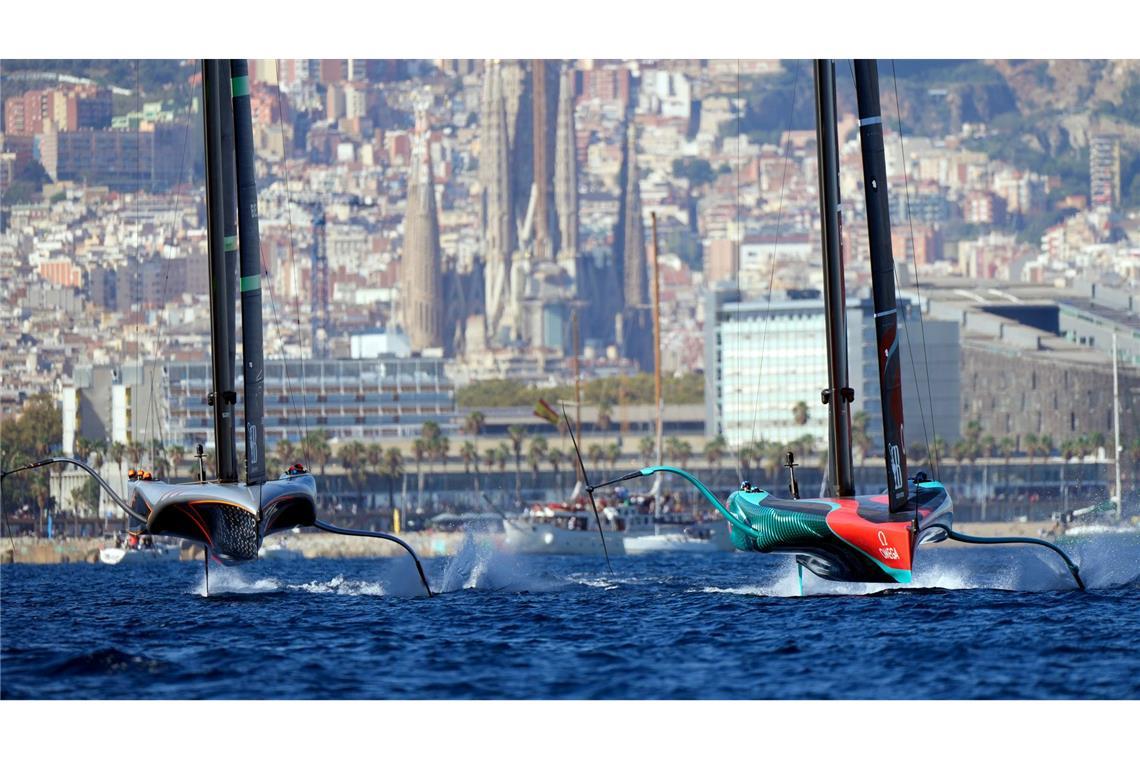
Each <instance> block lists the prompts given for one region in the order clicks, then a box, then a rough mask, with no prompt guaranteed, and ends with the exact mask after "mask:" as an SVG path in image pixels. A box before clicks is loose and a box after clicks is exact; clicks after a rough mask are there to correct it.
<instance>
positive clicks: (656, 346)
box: [650, 211, 665, 518]
mask: <svg viewBox="0 0 1140 760" xmlns="http://www.w3.org/2000/svg"><path fill="white" fill-rule="evenodd" d="M650 219H651V220H652V222H653V413H654V414H655V415H656V420H657V431H656V433H657V445H656V448H657V466H658V467H660V466H661V464H662V463H663V448H664V444H665V420H664V412H665V409H664V402H663V400H662V394H661V279H660V277H659V276H658V268H657V265H658V262H657V255H658V248H657V212H656V211H654V212H653V213H652V214H650ZM653 514H654V516H655V517H657V518H660V517H661V473H657V477H656V478H655V479H654V481H653Z"/></svg>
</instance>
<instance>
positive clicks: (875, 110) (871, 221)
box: [855, 59, 908, 512]
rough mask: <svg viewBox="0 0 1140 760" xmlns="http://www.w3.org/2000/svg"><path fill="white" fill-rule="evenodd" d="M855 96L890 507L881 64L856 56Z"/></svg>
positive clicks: (890, 305)
mask: <svg viewBox="0 0 1140 760" xmlns="http://www.w3.org/2000/svg"><path fill="white" fill-rule="evenodd" d="M855 93H856V96H857V97H858V100H859V144H860V146H861V147H862V152H863V191H864V192H865V193H866V196H867V233H868V238H869V242H870V246H871V292H872V296H873V299H874V304H875V338H876V343H877V348H878V355H879V394H880V397H881V399H882V404H883V444H884V452H885V456H886V465H887V493H888V494H889V495H890V498H891V512H902V511H906V510H907V509H908V507H907V477H906V442H905V440H904V438H903V396H902V364H901V362H900V360H899V337H898V305H897V302H896V301H895V261H894V256H893V255H892V252H891V214H890V209H889V207H888V205H887V163H886V158H885V156H884V149H883V118H882V111H881V110H880V107H879V69H878V64H877V63H876V62H875V61H874V60H865V59H863V60H856V61H855Z"/></svg>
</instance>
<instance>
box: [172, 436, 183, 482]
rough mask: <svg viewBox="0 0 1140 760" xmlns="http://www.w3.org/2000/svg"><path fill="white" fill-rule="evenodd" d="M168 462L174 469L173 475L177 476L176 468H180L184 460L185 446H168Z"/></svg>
mask: <svg viewBox="0 0 1140 760" xmlns="http://www.w3.org/2000/svg"><path fill="white" fill-rule="evenodd" d="M169 454H170V464H171V467H172V468H173V470H174V477H176V478H177V477H178V470H180V469H181V468H182V463H183V462H185V461H186V447H185V446H181V445H179V444H175V445H173V446H171V447H170V450H169Z"/></svg>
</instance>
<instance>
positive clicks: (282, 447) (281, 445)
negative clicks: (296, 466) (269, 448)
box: [273, 438, 297, 464]
mask: <svg viewBox="0 0 1140 760" xmlns="http://www.w3.org/2000/svg"><path fill="white" fill-rule="evenodd" d="M273 450H274V451H275V452H276V453H277V458H278V459H280V460H281V462H282V464H292V463H293V462H294V461H295V460H294V457H295V455H296V453H297V451H296V447H294V446H293V442H292V441H290V440H289V439H288V438H282V439H280V440H279V441H277V445H276V446H274V447H273Z"/></svg>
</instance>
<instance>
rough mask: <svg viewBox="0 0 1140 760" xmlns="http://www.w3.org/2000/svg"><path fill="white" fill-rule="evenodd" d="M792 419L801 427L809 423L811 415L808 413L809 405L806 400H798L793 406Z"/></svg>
mask: <svg viewBox="0 0 1140 760" xmlns="http://www.w3.org/2000/svg"><path fill="white" fill-rule="evenodd" d="M792 419H793V420H795V423H796V424H797V425H799V426H800V427H803V426H804V425H806V424H808V420H810V419H811V417H810V416H809V415H808V405H807V402H806V401H797V402H796V403H795V406H793V407H792Z"/></svg>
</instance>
